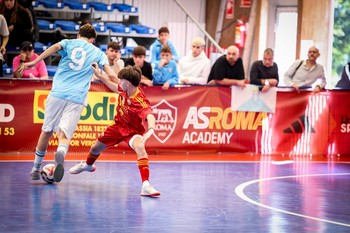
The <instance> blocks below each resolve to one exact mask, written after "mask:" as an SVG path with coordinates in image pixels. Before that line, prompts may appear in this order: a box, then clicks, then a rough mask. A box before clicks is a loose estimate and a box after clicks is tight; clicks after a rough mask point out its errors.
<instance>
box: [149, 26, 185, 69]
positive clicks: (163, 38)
mask: <svg viewBox="0 0 350 233" xmlns="http://www.w3.org/2000/svg"><path fill="white" fill-rule="evenodd" d="M165 45H168V46H169V47H170V49H171V54H172V57H171V59H174V60H175V62H177V61H178V60H179V58H180V57H179V55H178V54H177V52H176V49H175V47H174V45H173V43H172V42H171V41H170V40H169V29H168V28H167V27H161V28H160V29H159V30H158V39H157V40H156V41H154V42H153V44H152V45H151V64H152V65H154V64H155V63H156V62H159V61H160V60H161V59H162V58H161V55H160V52H161V50H162V48H163V47H164V46H165Z"/></svg>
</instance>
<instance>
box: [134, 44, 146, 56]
mask: <svg viewBox="0 0 350 233" xmlns="http://www.w3.org/2000/svg"><path fill="white" fill-rule="evenodd" d="M132 55H134V56H136V57H137V56H146V49H145V47H143V46H141V45H139V46H136V47H135V48H134V50H133V51H132Z"/></svg>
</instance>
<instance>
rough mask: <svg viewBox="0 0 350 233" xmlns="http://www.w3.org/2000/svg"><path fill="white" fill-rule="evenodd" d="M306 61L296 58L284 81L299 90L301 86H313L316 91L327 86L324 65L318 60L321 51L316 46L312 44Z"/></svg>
mask: <svg viewBox="0 0 350 233" xmlns="http://www.w3.org/2000/svg"><path fill="white" fill-rule="evenodd" d="M307 56H308V59H307V60H306V61H303V60H296V61H295V62H294V63H293V64H292V65H291V66H290V67H289V69H288V70H287V72H286V73H285V74H284V82H285V84H286V85H288V86H291V87H292V88H293V89H295V90H297V91H299V89H300V87H311V88H313V91H314V92H315V93H317V92H319V91H321V90H322V89H324V88H325V86H326V84H327V83H326V77H325V73H324V68H323V65H321V64H318V63H317V62H316V60H317V58H318V57H319V56H320V52H319V50H318V48H317V47H316V46H311V47H310V48H309V51H308V53H307Z"/></svg>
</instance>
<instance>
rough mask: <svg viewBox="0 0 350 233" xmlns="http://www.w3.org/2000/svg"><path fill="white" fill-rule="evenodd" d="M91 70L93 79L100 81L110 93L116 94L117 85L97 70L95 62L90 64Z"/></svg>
mask: <svg viewBox="0 0 350 233" xmlns="http://www.w3.org/2000/svg"><path fill="white" fill-rule="evenodd" d="M92 68H93V69H94V74H95V77H97V78H98V79H99V80H101V81H102V82H103V83H104V84H105V85H106V86H107V87H108V88H109V89H110V90H111V91H113V92H115V93H118V84H117V83H115V82H113V81H112V80H111V79H109V77H108V76H107V75H106V74H103V73H102V72H101V71H100V69H99V68H98V65H97V63H96V62H94V63H93V64H92ZM112 72H113V71H112ZM117 79H118V77H117ZM118 80H119V79H118Z"/></svg>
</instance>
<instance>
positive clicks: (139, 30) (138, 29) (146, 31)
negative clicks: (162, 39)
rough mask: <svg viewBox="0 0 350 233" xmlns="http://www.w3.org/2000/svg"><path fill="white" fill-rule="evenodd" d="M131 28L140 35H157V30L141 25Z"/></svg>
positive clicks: (134, 25) (132, 25)
mask: <svg viewBox="0 0 350 233" xmlns="http://www.w3.org/2000/svg"><path fill="white" fill-rule="evenodd" d="M129 27H130V29H131V30H134V31H135V32H136V33H138V34H148V35H153V34H154V33H156V29H154V28H151V27H147V26H144V25H141V24H130V25H129Z"/></svg>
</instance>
